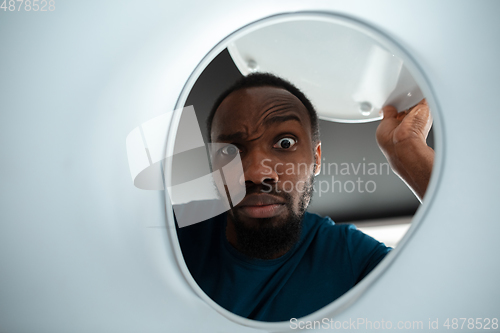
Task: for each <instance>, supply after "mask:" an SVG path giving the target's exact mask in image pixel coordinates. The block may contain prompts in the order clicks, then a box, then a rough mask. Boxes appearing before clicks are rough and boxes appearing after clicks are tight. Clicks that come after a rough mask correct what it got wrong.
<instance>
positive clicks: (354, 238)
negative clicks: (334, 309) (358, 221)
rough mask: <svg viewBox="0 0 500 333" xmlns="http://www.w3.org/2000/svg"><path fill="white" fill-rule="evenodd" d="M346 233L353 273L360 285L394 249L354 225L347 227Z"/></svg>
mask: <svg viewBox="0 0 500 333" xmlns="http://www.w3.org/2000/svg"><path fill="white" fill-rule="evenodd" d="M345 232H346V240H347V248H348V251H349V256H350V258H351V264H352V272H353V275H354V277H355V279H356V283H358V282H359V281H361V280H362V279H363V278H364V277H365V276H366V275H368V274H369V273H370V272H371V271H372V270H373V269H374V268H375V266H377V265H378V263H379V262H380V261H381V260H382V259H384V257H385V256H386V254H387V253H389V251H391V250H392V248H391V247H388V246H386V245H385V244H384V243H381V242H379V241H377V240H375V239H374V238H372V237H370V236H368V235H367V234H365V233H363V232H361V231H359V230H358V229H356V226H354V225H352V224H350V225H348V226H346V229H345Z"/></svg>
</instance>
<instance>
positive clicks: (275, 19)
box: [164, 12, 444, 332]
mask: <svg viewBox="0 0 500 333" xmlns="http://www.w3.org/2000/svg"><path fill="white" fill-rule="evenodd" d="M294 20H321V21H325V22H330V23H333V24H342V25H344V26H348V27H351V28H352V29H357V30H359V31H361V32H363V33H365V34H366V35H368V36H369V37H371V38H373V39H374V40H376V41H377V42H378V43H380V44H381V45H382V46H384V47H385V48H386V49H388V50H391V52H393V54H395V55H397V56H398V57H400V58H401V59H403V61H404V62H405V64H406V66H407V67H408V70H409V71H410V72H411V74H412V75H413V77H414V79H415V81H416V82H417V83H418V85H419V87H420V88H421V90H422V92H423V94H424V96H425V98H426V100H427V102H428V104H429V106H430V108H431V110H432V116H433V119H434V124H433V126H434V143H435V147H436V148H437V149H436V155H435V159H434V166H433V171H432V175H431V179H430V183H429V186H428V189H427V192H426V195H425V198H424V200H423V202H422V205H421V207H419V209H418V210H417V212H416V214H415V215H414V218H413V220H412V224H411V227H410V229H409V230H408V232H407V233H406V234H405V236H404V237H403V239H402V240H401V241H400V242H399V244H398V247H397V248H395V249H394V250H392V251H391V252H390V253H389V254H388V255H387V256H386V258H384V259H383V260H382V261H381V262H380V263H379V264H378V265H377V267H375V268H374V269H373V271H372V272H371V273H370V274H368V276H366V277H365V278H364V279H363V280H362V281H361V282H359V283H358V284H357V285H356V286H354V287H353V288H351V289H350V290H349V291H348V292H346V293H345V294H344V295H342V296H341V297H340V298H338V299H336V300H335V301H333V302H332V303H330V304H328V305H327V306H325V307H323V308H321V309H319V310H317V311H315V312H313V313H311V314H309V315H307V316H305V317H302V318H301V319H300V320H304V321H314V320H321V319H322V318H334V317H335V316H337V315H338V314H339V313H341V312H342V311H344V310H345V309H347V308H348V307H349V306H351V305H352V304H354V303H355V302H356V300H357V299H358V298H359V297H360V296H361V295H362V294H363V292H364V291H365V290H367V289H368V288H369V287H370V286H371V285H372V284H373V283H374V282H375V281H376V280H377V279H379V278H381V277H382V276H383V274H384V272H385V271H386V270H387V269H388V268H389V266H391V265H392V264H393V263H394V261H395V260H396V258H397V257H398V256H399V254H400V253H401V252H402V251H404V249H405V247H406V245H407V244H408V242H409V241H410V240H411V238H412V236H413V234H414V233H415V231H416V230H417V229H418V227H419V225H420V224H421V223H422V220H423V219H424V218H425V216H426V214H427V212H428V211H429V209H430V207H431V205H432V201H433V198H434V196H435V194H436V191H437V189H438V186H439V179H440V175H441V173H442V170H443V168H444V161H443V156H444V154H443V151H444V127H443V124H442V122H441V115H440V111H439V108H438V103H437V100H436V98H435V96H434V93H433V90H432V89H431V85H430V84H429V82H428V80H427V79H426V77H425V75H424V74H423V72H422V70H421V69H420V68H419V66H418V65H417V64H416V63H415V61H414V60H413V59H412V57H411V56H410V54H409V53H407V52H406V51H404V49H403V48H402V47H401V46H400V45H398V44H397V43H396V42H395V41H393V40H392V39H391V38H389V37H388V36H387V35H385V34H384V33H383V32H381V31H378V30H376V29H375V28H373V27H371V26H369V25H368V24H366V23H364V22H361V21H358V20H356V19H354V18H351V17H347V16H344V15H340V14H336V13H330V12H294V13H281V14H277V15H273V16H269V17H265V18H262V19H260V20H258V21H255V22H253V23H250V24H248V25H246V26H243V27H241V28H240V29H238V30H237V31H235V32H233V33H232V34H230V35H229V36H227V37H226V38H224V39H223V40H222V41H220V42H219V43H218V44H217V45H215V46H214V47H213V48H212V49H211V50H210V52H208V54H207V55H206V56H205V57H204V58H203V59H202V60H201V61H200V63H199V64H198V65H197V66H196V68H194V69H193V72H192V74H191V75H190V77H189V78H188V80H187V82H186V84H185V85H184V88H183V89H182V92H181V94H180V96H179V98H178V100H177V103H176V106H175V110H177V111H175V112H174V114H173V118H172V121H171V125H170V128H169V131H168V134H167V145H166V155H165V156H172V153H173V149H174V142H175V137H176V134H177V128H178V125H179V120H180V111H181V110H182V108H183V106H184V104H185V102H186V100H187V96H188V94H189V92H190V91H191V89H192V87H193V85H194V84H195V82H196V80H197V79H198V78H199V76H200V75H201V73H202V72H203V70H204V69H205V68H206V67H207V66H208V65H209V64H210V62H211V61H212V60H213V59H214V58H215V57H216V56H217V55H218V54H219V53H220V52H222V51H223V50H224V49H225V48H227V46H228V45H229V44H230V43H231V42H233V41H235V40H236V39H238V38H239V37H241V36H243V35H245V34H248V33H250V32H252V31H255V30H257V29H260V28H262V27H265V26H268V25H271V24H276V23H281V22H289V21H294ZM171 162H172V161H171V160H170V164H167V165H165V169H164V170H165V171H164V179H165V181H166V182H167V184H166V185H168V184H169V183H170V182H171V181H170V180H171V176H172V172H171V171H172V165H171ZM165 209H166V212H165V215H166V226H167V228H166V229H167V232H168V233H169V237H170V244H171V246H172V250H173V252H174V255H175V257H176V260H177V263H178V266H179V268H180V270H181V272H182V274H183V276H184V278H185V279H186V282H187V283H188V284H189V286H190V287H191V288H192V289H193V291H194V292H195V293H196V294H197V295H198V296H199V297H200V298H201V299H203V300H204V301H205V302H206V303H207V304H209V305H210V306H211V307H212V308H214V309H215V310H216V311H217V312H218V313H220V314H221V315H223V316H224V317H226V318H228V319H230V320H231V321H233V322H235V323H238V324H240V325H244V326H248V327H252V328H256V329H263V330H267V331H270V332H283V331H290V330H291V328H290V322H289V321H282V322H262V321H256V320H252V319H248V318H244V317H241V316H238V315H236V314H233V313H231V312H230V311H228V310H226V309H224V308H223V307H221V306H220V305H218V304H217V303H216V302H214V301H213V300H212V299H211V298H210V297H208V296H207V294H205V292H204V291H203V290H202V289H201V288H200V287H199V286H198V284H197V283H196V281H195V280H194V279H193V277H192V276H191V274H190V273H189V270H188V268H187V266H186V263H185V262H184V258H183V256H182V251H181V248H180V245H179V241H178V238H177V233H176V231H175V222H174V215H173V210H172V205H171V204H170V201H169V200H168V196H167V195H166V196H165ZM166 283H168V281H166Z"/></svg>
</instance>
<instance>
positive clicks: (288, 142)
mask: <svg viewBox="0 0 500 333" xmlns="http://www.w3.org/2000/svg"><path fill="white" fill-rule="evenodd" d="M295 143H297V141H295V139H292V138H283V139H280V140H279V141H278V142H276V144H275V145H274V148H281V149H288V148H290V147H292V146H293V145H295Z"/></svg>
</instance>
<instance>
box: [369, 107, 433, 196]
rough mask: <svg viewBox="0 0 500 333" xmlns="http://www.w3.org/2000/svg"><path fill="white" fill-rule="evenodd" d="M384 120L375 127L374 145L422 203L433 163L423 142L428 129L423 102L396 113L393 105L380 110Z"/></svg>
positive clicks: (426, 108)
mask: <svg viewBox="0 0 500 333" xmlns="http://www.w3.org/2000/svg"><path fill="white" fill-rule="evenodd" d="M382 112H383V114H384V119H382V121H381V122H380V125H379V126H378V128H377V142H378V145H379V147H380V150H382V153H384V155H385V157H386V158H387V161H389V164H390V165H391V168H392V170H393V171H394V172H395V173H396V174H397V175H398V176H399V177H401V179H403V181H404V182H405V183H406V184H407V185H408V186H409V187H410V188H411V190H412V191H413V192H414V193H415V195H416V196H417V197H418V198H419V200H420V201H422V199H423V197H424V195H425V191H426V190H427V185H428V184H429V179H430V177H431V172H432V165H433V163H434V151H433V150H432V148H430V147H429V146H427V143H426V139H427V135H428V134H429V130H430V129H431V126H432V116H431V114H430V111H429V106H428V105H427V101H426V100H425V99H423V100H422V101H420V103H418V104H417V105H416V106H414V107H413V108H411V109H410V110H409V111H404V112H401V113H398V111H397V110H396V108H394V107H393V106H386V107H384V108H383V109H382Z"/></svg>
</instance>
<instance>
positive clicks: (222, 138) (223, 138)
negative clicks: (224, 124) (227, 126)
mask: <svg viewBox="0 0 500 333" xmlns="http://www.w3.org/2000/svg"><path fill="white" fill-rule="evenodd" d="M244 138H245V133H243V132H235V133H231V134H219V135H218V136H217V138H216V142H234V141H241V140H243V139H244Z"/></svg>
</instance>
